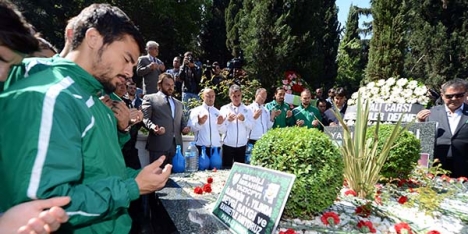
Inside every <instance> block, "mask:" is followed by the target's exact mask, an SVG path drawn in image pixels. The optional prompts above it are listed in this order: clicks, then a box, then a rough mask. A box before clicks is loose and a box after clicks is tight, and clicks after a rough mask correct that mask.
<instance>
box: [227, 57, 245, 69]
mask: <svg viewBox="0 0 468 234" xmlns="http://www.w3.org/2000/svg"><path fill="white" fill-rule="evenodd" d="M227 67H228V68H229V69H241V68H242V60H241V59H239V58H233V59H231V61H229V62H228V64H227Z"/></svg>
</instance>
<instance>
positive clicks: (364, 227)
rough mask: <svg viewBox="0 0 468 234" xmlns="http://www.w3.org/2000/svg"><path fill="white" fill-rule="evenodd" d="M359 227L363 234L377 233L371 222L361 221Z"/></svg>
mask: <svg viewBox="0 0 468 234" xmlns="http://www.w3.org/2000/svg"><path fill="white" fill-rule="evenodd" d="M357 227H358V228H359V230H360V231H361V232H362V233H369V232H370V233H376V232H377V230H375V228H374V225H373V224H372V222H371V221H364V220H360V221H359V222H358V224H357Z"/></svg>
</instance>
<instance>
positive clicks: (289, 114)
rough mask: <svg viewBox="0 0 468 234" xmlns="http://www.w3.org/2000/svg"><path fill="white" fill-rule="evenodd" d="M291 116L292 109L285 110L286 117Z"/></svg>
mask: <svg viewBox="0 0 468 234" xmlns="http://www.w3.org/2000/svg"><path fill="white" fill-rule="evenodd" d="M291 116H292V111H291V110H288V111H287V112H286V118H289V117H291Z"/></svg>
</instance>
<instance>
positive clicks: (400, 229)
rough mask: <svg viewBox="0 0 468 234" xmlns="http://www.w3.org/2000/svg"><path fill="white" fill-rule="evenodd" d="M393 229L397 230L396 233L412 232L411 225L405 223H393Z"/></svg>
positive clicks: (407, 233)
mask: <svg viewBox="0 0 468 234" xmlns="http://www.w3.org/2000/svg"><path fill="white" fill-rule="evenodd" d="M395 231H396V232H397V234H405V233H406V234H412V232H411V227H410V226H409V224H407V223H397V224H395Z"/></svg>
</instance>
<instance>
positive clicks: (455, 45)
mask: <svg viewBox="0 0 468 234" xmlns="http://www.w3.org/2000/svg"><path fill="white" fill-rule="evenodd" d="M408 7H409V16H410V17H411V18H412V20H411V21H410V24H409V32H410V33H408V34H407V37H408V53H407V57H406V63H405V68H406V71H407V73H408V75H409V76H412V77H415V78H421V79H424V81H425V82H426V83H427V84H431V85H434V86H436V87H439V86H440V84H442V83H443V82H445V81H447V80H450V79H452V78H455V77H459V78H465V79H466V78H468V59H467V56H468V40H467V38H468V21H467V20H466V19H468V2H467V1H461V0H454V1H444V2H441V1H437V0H415V1H411V2H410V4H409V6H408Z"/></svg>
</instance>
